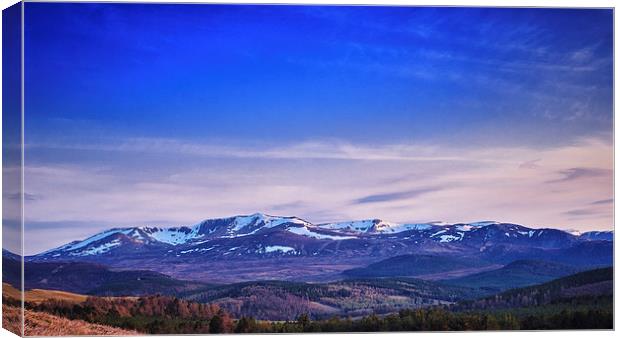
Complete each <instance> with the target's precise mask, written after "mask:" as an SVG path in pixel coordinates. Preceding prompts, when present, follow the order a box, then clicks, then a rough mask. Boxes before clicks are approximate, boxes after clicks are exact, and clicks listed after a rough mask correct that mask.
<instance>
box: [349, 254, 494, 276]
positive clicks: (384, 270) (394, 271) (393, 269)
mask: <svg viewBox="0 0 620 338" xmlns="http://www.w3.org/2000/svg"><path fill="white" fill-rule="evenodd" d="M488 265H490V263H488V262H484V261H481V260H478V259H475V258H459V257H451V256H438V255H402V256H396V257H391V258H388V259H385V260H382V261H379V262H377V263H373V264H370V265H368V266H367V267H364V268H356V269H350V270H345V271H343V274H344V275H345V276H348V277H406V276H421V275H429V274H437V273H441V272H447V271H453V270H461V269H471V268H476V267H483V266H488Z"/></svg>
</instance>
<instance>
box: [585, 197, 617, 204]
mask: <svg viewBox="0 0 620 338" xmlns="http://www.w3.org/2000/svg"><path fill="white" fill-rule="evenodd" d="M612 203H614V199H613V198H608V199H605V200H598V201H594V202H592V203H590V204H592V205H599V204H612Z"/></svg>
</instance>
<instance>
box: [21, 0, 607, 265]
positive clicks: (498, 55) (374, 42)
mask: <svg viewBox="0 0 620 338" xmlns="http://www.w3.org/2000/svg"><path fill="white" fill-rule="evenodd" d="M25 6H26V9H25V67H26V74H25V91H26V98H25V100H26V101H25V139H26V141H25V149H26V155H25V157H26V160H25V161H26V163H25V174H26V178H25V200H26V205H25V210H26V217H27V219H26V226H25V236H26V237H27V247H26V248H25V251H26V253H37V252H40V251H43V250H46V249H49V248H51V247H54V246H58V245H61V244H64V243H66V242H69V241H72V240H76V239H80V238H84V237H86V236H88V235H91V234H93V233H95V232H98V231H101V230H104V229H107V228H109V227H118V226H141V225H150V226H173V225H191V224H195V223H198V222H199V221H200V220H203V219H207V218H215V217H226V216H232V215H238V214H251V213H254V212H264V213H268V214H274V215H284V216H290V215H295V216H298V217H302V218H304V219H306V220H308V221H310V222H313V223H320V222H328V221H340V220H355V219H367V218H381V219H385V220H388V221H392V222H427V221H445V222H470V221H479V220H497V221H505V222H515V223H519V224H524V225H526V226H529V227H533V228H540V227H555V228H561V229H572V230H581V231H587V230H609V229H612V228H613V225H614V224H613V215H612V214H613V188H612V180H613V142H612V141H613V130H612V120H613V92H612V89H613V73H612V67H613V55H612V46H613V44H612V36H613V28H612V27H613V16H612V15H613V13H612V11H611V10H585V9H579V10H576V9H509V8H505V9H497V8H496V9H485V8H431V7H423V8H422V7H364V6H359V7H341V6H327V7H326V6H268V5H262V6H248V5H155V4H149V5H141V4H111V3H107V4H86V3H73V4H60V3H54V4H51V3H26V4H25Z"/></svg>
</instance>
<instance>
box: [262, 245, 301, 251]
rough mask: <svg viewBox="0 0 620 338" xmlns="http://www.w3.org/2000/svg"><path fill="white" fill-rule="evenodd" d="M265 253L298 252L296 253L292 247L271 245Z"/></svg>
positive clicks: (266, 248)
mask: <svg viewBox="0 0 620 338" xmlns="http://www.w3.org/2000/svg"><path fill="white" fill-rule="evenodd" d="M265 252H268V253H269V252H283V253H287V252H297V251H295V248H291V247H290V246H283V245H269V246H266V247H265Z"/></svg>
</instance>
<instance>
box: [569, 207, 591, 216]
mask: <svg viewBox="0 0 620 338" xmlns="http://www.w3.org/2000/svg"><path fill="white" fill-rule="evenodd" d="M597 213H598V212H597V211H596V210H591V209H575V210H569V211H566V212H564V214H565V215H570V216H588V215H593V214H597Z"/></svg>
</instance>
